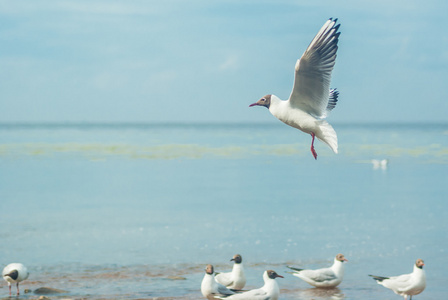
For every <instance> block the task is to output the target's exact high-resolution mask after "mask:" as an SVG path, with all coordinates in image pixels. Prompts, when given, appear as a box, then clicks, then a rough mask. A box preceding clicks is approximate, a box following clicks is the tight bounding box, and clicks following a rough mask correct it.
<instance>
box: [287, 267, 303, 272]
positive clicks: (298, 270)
mask: <svg viewBox="0 0 448 300" xmlns="http://www.w3.org/2000/svg"><path fill="white" fill-rule="evenodd" d="M287 267H288V268H290V269H291V270H294V271H296V272H300V271H303V270H304V269H299V268H294V267H291V266H287Z"/></svg>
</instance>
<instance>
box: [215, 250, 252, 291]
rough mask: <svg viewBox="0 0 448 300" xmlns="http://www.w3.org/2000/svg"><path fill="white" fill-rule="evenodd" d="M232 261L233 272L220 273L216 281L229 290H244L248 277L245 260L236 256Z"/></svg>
mask: <svg viewBox="0 0 448 300" xmlns="http://www.w3.org/2000/svg"><path fill="white" fill-rule="evenodd" d="M230 261H234V262H235V263H234V264H233V268H232V272H228V273H219V274H217V275H216V276H215V280H216V281H217V282H219V283H221V284H222V285H224V286H226V287H227V288H229V289H233V290H242V289H243V288H244V286H245V285H246V276H245V275H244V268H243V258H242V257H241V255H239V254H235V255H234V256H233V258H232V259H231V260H230Z"/></svg>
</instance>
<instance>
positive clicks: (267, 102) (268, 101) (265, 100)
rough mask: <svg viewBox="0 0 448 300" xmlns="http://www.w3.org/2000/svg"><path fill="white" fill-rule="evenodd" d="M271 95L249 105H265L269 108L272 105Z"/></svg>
mask: <svg viewBox="0 0 448 300" xmlns="http://www.w3.org/2000/svg"><path fill="white" fill-rule="evenodd" d="M271 96H272V95H266V96H264V97H263V98H261V99H260V100H258V101H257V102H255V103H252V104H251V105H249V107H252V106H264V107H266V108H268V109H269V106H270V105H271Z"/></svg>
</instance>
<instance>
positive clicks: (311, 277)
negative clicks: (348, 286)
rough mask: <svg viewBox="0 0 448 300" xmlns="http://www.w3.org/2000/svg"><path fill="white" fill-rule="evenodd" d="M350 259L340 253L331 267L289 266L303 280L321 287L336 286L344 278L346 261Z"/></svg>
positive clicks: (293, 273)
mask: <svg viewBox="0 0 448 300" xmlns="http://www.w3.org/2000/svg"><path fill="white" fill-rule="evenodd" d="M345 261H348V260H347V259H346V258H345V257H344V255H343V254H338V255H336V257H335V258H334V263H333V265H332V266H331V267H329V268H323V269H317V270H306V269H298V268H294V267H291V266H288V268H290V269H292V270H294V272H290V273H291V274H292V275H294V276H297V277H299V278H300V279H302V280H303V281H305V282H307V283H309V284H311V285H312V286H315V287H320V288H334V287H336V286H338V285H339V284H340V283H341V282H342V279H343V278H344V262H345Z"/></svg>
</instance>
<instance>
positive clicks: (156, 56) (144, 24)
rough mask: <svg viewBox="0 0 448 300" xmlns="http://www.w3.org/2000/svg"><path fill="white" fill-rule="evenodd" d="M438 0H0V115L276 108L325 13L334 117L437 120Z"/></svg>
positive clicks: (250, 116) (6, 118) (249, 114)
mask: <svg viewBox="0 0 448 300" xmlns="http://www.w3.org/2000/svg"><path fill="white" fill-rule="evenodd" d="M447 11H448V2H447V1H446V0H435V1H431V0H429V1H421V0H398V1H390V0H378V1H355V0H350V1H281V0H280V1H278V0H275V1H274V0H272V1H241V0H229V1H205V0H204V1H194V0H192V1H165V0H164V1H100V0H89V1H63V0H61V1H42V0H40V1H35V0H32V1H12V0H10V1H2V0H0V45H1V47H0V79H1V80H0V122H172V121H174V122H190V121H191V122H278V121H276V120H275V118H274V117H273V116H271V115H270V114H269V113H268V111H267V110H265V109H263V108H259V107H258V108H248V105H249V104H250V103H252V102H255V101H256V100H258V99H259V98H260V97H261V96H263V95H265V94H268V93H273V94H276V95H277V96H279V97H280V98H282V99H287V98H288V96H289V94H290V91H291V88H292V82H293V69H294V64H295V61H296V59H297V58H299V57H300V56H301V55H302V53H303V51H304V50H305V48H306V47H307V46H308V44H309V42H310V41H311V39H312V38H313V37H314V35H315V34H316V33H317V31H318V30H319V29H320V27H321V26H322V25H323V24H324V23H325V21H326V20H327V19H328V18H330V17H337V18H339V20H340V23H341V24H342V25H341V29H340V31H341V32H342V34H341V37H340V44H339V52H338V58H337V60H336V66H335V70H334V72H333V80H332V87H337V88H338V89H339V90H340V93H341V94H340V102H339V103H338V105H337V107H336V108H335V109H334V110H333V112H332V114H331V115H330V116H329V121H330V123H334V122H340V123H341V122H360V121H366V122H383V121H384V122H441V121H443V122H444V121H446V120H447V117H446V114H447V111H448V104H447V103H448V84H447V80H448V33H447V30H446V29H445V26H446V13H447Z"/></svg>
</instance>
